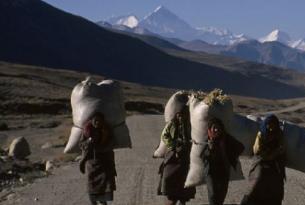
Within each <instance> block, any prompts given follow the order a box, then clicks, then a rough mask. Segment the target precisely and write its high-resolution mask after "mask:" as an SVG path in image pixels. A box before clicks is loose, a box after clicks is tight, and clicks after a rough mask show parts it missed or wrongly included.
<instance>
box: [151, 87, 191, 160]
mask: <svg viewBox="0 0 305 205" xmlns="http://www.w3.org/2000/svg"><path fill="white" fill-rule="evenodd" d="M188 99H189V92H187V91H178V92H176V93H175V94H173V95H172V96H171V97H170V99H169V100H168V102H167V103H166V106H165V110H164V119H165V123H168V122H170V121H171V120H172V119H174V117H175V115H176V113H177V112H180V111H181V110H182V109H183V107H184V106H186V105H187V103H188ZM166 152H167V149H166V146H165V144H164V142H163V141H162V140H160V144H159V146H158V148H157V149H156V151H155V152H154V155H153V156H154V157H156V158H162V157H164V155H165V153H166Z"/></svg>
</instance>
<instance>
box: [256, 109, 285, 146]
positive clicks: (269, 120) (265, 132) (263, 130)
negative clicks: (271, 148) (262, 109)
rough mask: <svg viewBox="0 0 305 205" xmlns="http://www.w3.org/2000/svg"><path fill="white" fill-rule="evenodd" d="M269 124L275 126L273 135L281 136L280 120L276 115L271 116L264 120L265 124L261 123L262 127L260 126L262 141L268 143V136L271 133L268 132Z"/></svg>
mask: <svg viewBox="0 0 305 205" xmlns="http://www.w3.org/2000/svg"><path fill="white" fill-rule="evenodd" d="M269 123H274V124H275V130H273V133H274V134H275V135H279V134H281V128H280V122H279V119H278V118H277V117H276V116H275V115H274V114H270V115H268V116H267V117H266V118H265V120H263V122H262V123H261V126H260V133H261V136H262V139H263V140H266V141H268V134H269V133H270V131H269V130H268V124H269Z"/></svg>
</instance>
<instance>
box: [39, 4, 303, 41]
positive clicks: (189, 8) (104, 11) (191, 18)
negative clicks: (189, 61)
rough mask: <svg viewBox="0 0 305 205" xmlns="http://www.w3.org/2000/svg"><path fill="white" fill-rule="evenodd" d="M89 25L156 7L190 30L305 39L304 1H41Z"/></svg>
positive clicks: (138, 14)
mask: <svg viewBox="0 0 305 205" xmlns="http://www.w3.org/2000/svg"><path fill="white" fill-rule="evenodd" d="M44 1H45V2H47V3H49V4H51V5H53V6H55V7H57V8H60V9H62V10H65V11H68V12H70V13H73V14H77V15H80V16H83V17H85V18H87V19H89V20H91V21H94V22H96V21H99V20H105V19H107V18H109V17H111V16H120V15H125V14H135V15H137V16H138V17H139V18H140V19H141V18H143V17H144V16H145V15H147V14H149V13H150V12H152V11H153V10H154V9H155V8H157V7H158V6H160V5H163V6H165V7H166V8H168V9H169V10H171V11H172V12H173V13H175V14H176V15H178V16H179V17H180V18H182V19H184V20H185V21H186V22H188V23H189V24H190V25H192V26H194V27H203V26H214V27H217V28H227V29H229V30H231V31H233V32H234V33H244V34H246V35H249V36H251V37H254V38H259V37H262V36H265V35H266V34H268V33H269V32H271V31H272V30H274V29H277V28H278V29H280V30H283V31H285V32H287V33H289V35H290V36H291V37H292V38H294V39H298V38H305V25H304V20H305V1H304V0H44Z"/></svg>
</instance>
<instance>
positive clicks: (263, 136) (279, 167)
mask: <svg viewBox="0 0 305 205" xmlns="http://www.w3.org/2000/svg"><path fill="white" fill-rule="evenodd" d="M253 153H254V157H253V163H252V166H251V169H250V172H249V190H248V192H247V194H245V196H244V197H243V199H242V202H241V205H281V204H282V200H283V198H284V181H285V179H286V172H285V144H284V136H283V132H282V130H281V128H280V123H279V120H278V118H277V117H276V116H275V115H269V116H267V117H266V119H265V120H264V121H263V122H262V124H261V128H260V131H259V132H258V133H257V136H256V140H255V144H254V146H253Z"/></svg>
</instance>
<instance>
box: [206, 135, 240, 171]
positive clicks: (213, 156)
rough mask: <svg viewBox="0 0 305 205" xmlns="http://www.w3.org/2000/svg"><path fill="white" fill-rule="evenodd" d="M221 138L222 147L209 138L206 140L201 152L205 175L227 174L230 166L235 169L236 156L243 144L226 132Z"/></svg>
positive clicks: (238, 154)
mask: <svg viewBox="0 0 305 205" xmlns="http://www.w3.org/2000/svg"><path fill="white" fill-rule="evenodd" d="M223 140H224V141H223V145H224V146H222V147H221V146H220V145H219V143H215V144H213V143H211V141H210V140H206V143H205V145H204V148H203V151H202V154H201V157H202V159H203V164H204V175H205V176H207V175H211V174H216V175H218V173H219V174H220V175H222V174H226V175H229V168H230V166H232V167H233V168H234V169H236V166H237V163H238V157H239V156H240V154H241V153H242V152H243V150H244V146H243V144H242V143H240V142H239V141H237V140H236V139H235V138H234V137H232V136H230V135H228V134H226V136H225V137H224V139H223ZM222 152H223V153H222Z"/></svg>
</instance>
